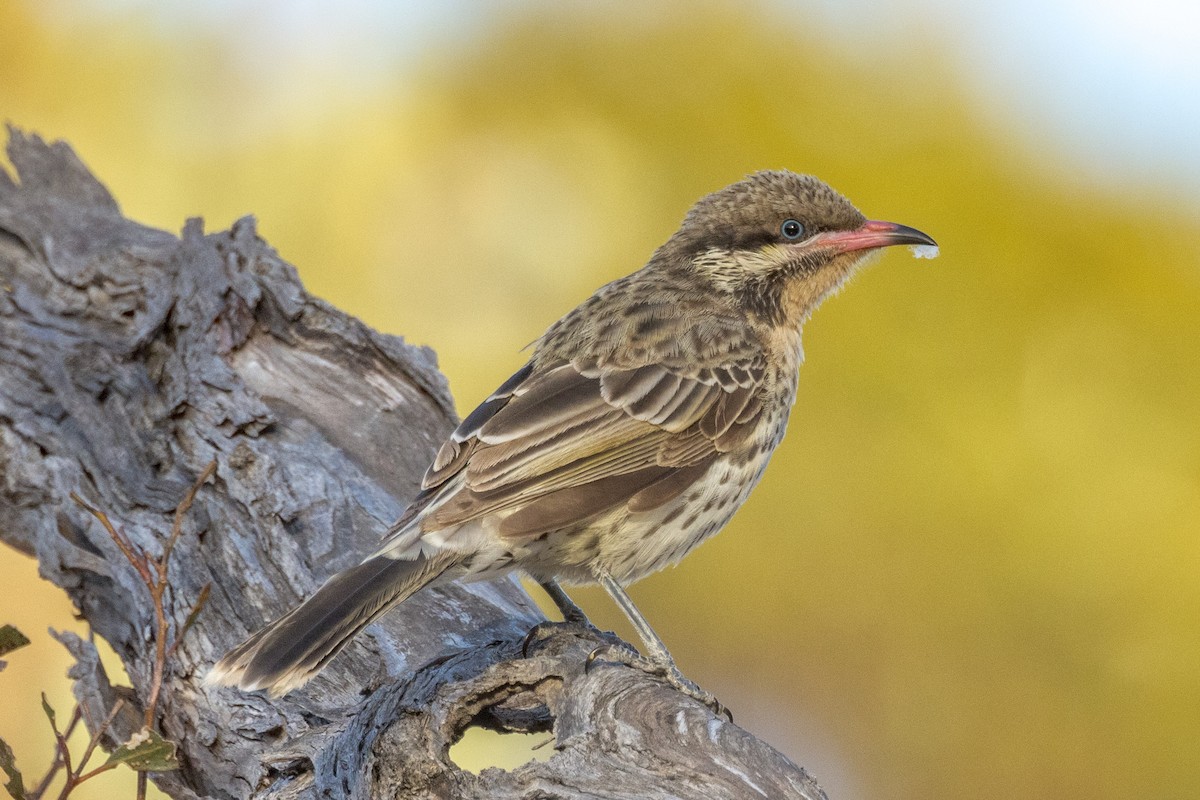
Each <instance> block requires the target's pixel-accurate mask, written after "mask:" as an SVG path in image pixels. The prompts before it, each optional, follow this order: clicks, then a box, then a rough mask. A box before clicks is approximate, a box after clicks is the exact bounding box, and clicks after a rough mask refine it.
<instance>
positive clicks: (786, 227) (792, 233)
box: [779, 219, 804, 240]
mask: <svg viewBox="0 0 1200 800" xmlns="http://www.w3.org/2000/svg"><path fill="white" fill-rule="evenodd" d="M779 232H780V233H781V234H783V238H785V239H792V240H796V239H799V238H800V237H801V236H803V235H804V226H803V225H801V224H800V223H799V222H797V221H796V220H794V219H789V220H784V222H783V224H782V225H780V226H779Z"/></svg>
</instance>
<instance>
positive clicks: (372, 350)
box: [0, 129, 824, 798]
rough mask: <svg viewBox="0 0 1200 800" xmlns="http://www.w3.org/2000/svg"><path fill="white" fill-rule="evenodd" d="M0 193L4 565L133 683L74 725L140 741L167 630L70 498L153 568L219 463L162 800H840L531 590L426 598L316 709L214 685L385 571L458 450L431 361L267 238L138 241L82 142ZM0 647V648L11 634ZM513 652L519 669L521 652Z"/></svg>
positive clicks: (93, 666)
mask: <svg viewBox="0 0 1200 800" xmlns="http://www.w3.org/2000/svg"><path fill="white" fill-rule="evenodd" d="M8 153H9V157H10V159H11V161H12V163H13V165H14V166H15V167H16V173H17V175H16V176H9V175H7V174H6V173H4V172H3V171H0V539H2V540H3V541H5V542H6V543H8V544H9V545H11V546H12V547H15V548H16V549H18V550H20V551H23V552H25V553H29V554H34V555H36V557H37V558H38V561H39V563H40V568H41V573H42V575H43V576H44V577H45V578H46V579H47V580H50V581H53V582H54V583H55V584H56V585H58V586H60V587H62V588H63V589H64V590H65V591H66V592H67V593H68V594H69V595H70V597H71V599H72V600H73V601H74V603H75V604H76V605H77V607H78V608H79V609H80V611H81V613H82V615H83V616H84V617H85V618H86V619H87V621H88V622H89V624H90V625H91V627H92V629H93V630H94V631H95V632H96V633H97V634H99V635H100V636H102V637H104V638H105V639H106V640H108V642H109V643H111V644H112V646H113V648H114V649H115V651H116V652H117V654H118V655H119V656H120V658H121V659H122V661H123V662H124V664H125V667H126V669H127V670H128V672H129V675H130V677H131V679H132V683H133V686H132V688H131V689H126V688H121V687H113V686H111V685H110V683H109V680H108V677H107V676H106V675H105V673H104V670H103V668H102V667H101V666H100V662H99V660H98V658H97V657H96V653H95V648H94V647H93V646H92V644H91V643H89V642H87V641H84V640H82V639H80V638H79V637H75V636H72V635H69V634H68V635H63V636H62V637H61V639H62V641H63V642H64V644H66V646H67V647H68V648H69V649H70V651H71V652H72V654H73V655H74V656H75V658H76V660H77V665H76V667H75V668H74V669H73V670H72V677H73V678H74V679H75V681H76V684H75V692H76V696H77V698H78V699H79V700H80V702H81V703H82V704H83V705H84V707H85V708H87V709H88V710H89V712H90V713H89V717H90V719H92V720H101V719H103V718H104V717H105V715H106V713H107V711H108V709H109V708H111V707H112V704H113V702H114V699H115V698H116V697H117V696H123V697H125V698H126V699H127V701H128V703H129V709H128V713H125V714H122V715H121V716H119V717H118V718H117V720H116V722H115V724H114V731H113V738H116V739H121V740H123V739H124V738H125V737H128V736H129V735H130V734H132V733H133V732H134V731H136V730H137V728H138V727H139V725H140V718H141V712H140V709H141V708H142V707H143V704H144V703H145V702H147V697H148V692H149V687H150V683H151V674H152V668H153V660H154V647H153V642H152V641H151V639H152V634H153V630H154V626H153V619H154V615H153V607H152V605H151V602H150V598H149V595H148V593H147V591H146V589H145V587H144V586H143V585H142V583H141V581H140V580H139V579H138V577H137V574H136V573H135V571H134V570H133V568H132V567H131V566H130V565H129V563H128V562H127V561H126V559H125V558H124V557H123V556H122V555H121V553H120V552H119V550H118V549H117V547H116V546H115V545H114V543H113V541H112V540H111V538H110V537H109V536H108V535H107V534H106V533H105V532H104V530H103V528H102V527H101V526H100V525H99V524H98V523H97V521H96V520H95V519H94V518H92V517H91V516H90V515H88V514H87V513H86V512H85V511H84V510H83V509H81V508H80V507H78V506H77V505H76V504H74V503H73V502H72V501H71V500H69V494H70V493H71V492H76V493H78V494H79V495H80V496H82V497H83V498H84V499H85V500H86V501H87V502H89V503H90V504H92V505H94V506H96V507H98V508H100V509H102V510H104V511H105V512H107V513H108V515H109V516H110V518H111V519H112V521H113V523H114V524H116V525H117V526H118V527H119V528H120V529H121V530H122V531H123V532H124V533H125V534H126V535H127V536H128V538H129V539H130V540H131V541H132V542H133V544H134V545H135V546H136V547H137V548H140V549H141V550H144V551H145V552H147V553H149V554H151V555H152V556H153V555H156V554H158V553H159V552H160V551H161V547H162V543H163V541H164V538H165V536H166V535H167V533H168V531H169V530H170V528H171V523H172V519H173V513H174V510H175V507H176V505H177V504H178V503H179V502H180V500H181V499H182V498H183V496H184V494H185V493H186V492H187V490H188V489H189V488H190V487H191V486H192V484H193V483H194V482H195V480H196V478H197V476H198V475H199V474H200V473H201V472H202V471H203V470H204V468H205V466H206V465H207V464H209V463H210V462H212V461H215V462H216V463H217V471H216V474H215V476H214V477H213V479H211V480H210V481H208V483H207V484H206V485H205V486H204V487H203V488H201V489H200V491H199V494H198V495H197V498H196V502H195V504H194V506H193V507H192V509H191V510H190V512H189V513H188V514H187V516H186V518H185V521H184V527H183V536H182V537H181V539H180V541H179V544H178V545H177V547H176V549H175V551H174V554H173V556H172V558H171V570H170V576H171V590H170V591H169V592H168V594H167V612H168V616H169V618H170V619H171V620H172V622H173V624H174V625H176V626H178V625H179V624H181V623H182V622H183V620H184V618H185V617H186V616H187V614H188V611H189V609H190V608H191V606H192V604H193V602H194V601H195V599H196V597H197V595H198V594H199V592H200V591H201V588H202V587H203V586H204V585H205V584H207V583H211V584H212V593H211V596H210V598H209V601H208V603H207V605H206V607H205V608H204V610H203V612H202V613H201V614H200V616H199V618H198V621H197V623H196V625H195V626H194V627H193V628H192V629H191V630H190V631H189V632H188V634H187V636H186V637H185V639H184V641H183V644H182V645H181V646H180V648H179V651H178V653H177V654H176V655H175V657H174V658H173V659H172V660H171V661H170V663H169V664H168V665H167V673H166V677H165V681H164V685H163V691H162V698H161V701H160V703H159V709H158V711H159V713H158V718H157V725H158V728H159V730H160V732H161V733H162V734H163V735H164V736H166V737H167V738H169V739H171V740H173V741H175V742H176V743H178V745H179V747H180V758H181V762H182V767H181V769H179V770H178V771H175V772H169V773H162V774H159V775H156V776H155V780H156V782H157V783H158V785H159V786H160V787H162V789H163V790H164V791H166V792H167V793H168V794H169V795H171V796H172V797H178V798H188V797H217V798H227V797H272V798H312V797H354V798H366V797H403V798H410V797H413V798H415V797H442V798H451V797H462V798H476V797H478V798H482V797H490V798H505V797H513V798H516V797H524V798H535V797H536V798H549V797H563V798H582V797H620V798H635V797H636V798H668V797H696V798H700V797H703V798H734V797H771V798H778V797H802V798H819V797H824V794H823V793H822V792H821V790H820V788H819V787H818V786H817V785H816V783H815V782H813V781H812V779H811V778H810V777H809V776H808V775H807V774H806V773H805V772H804V770H803V769H801V768H800V767H798V766H796V765H795V764H793V763H792V762H791V761H789V760H788V759H787V758H785V757H784V756H782V755H780V754H779V753H778V752H776V751H775V750H773V749H772V748H770V747H769V746H767V745H765V744H764V743H762V742H760V741H758V740H756V739H755V738H754V737H752V736H750V735H749V734H747V733H746V732H745V731H743V730H741V729H740V728H738V727H736V726H735V725H733V724H731V723H728V722H725V721H724V720H721V719H718V718H715V717H714V716H713V715H712V714H711V713H710V712H709V710H708V709H707V708H705V707H704V706H702V705H700V704H698V703H696V702H694V701H693V700H690V699H688V698H686V697H684V696H682V695H680V694H678V693H676V692H674V691H673V690H671V689H670V688H669V687H668V686H667V685H666V684H665V683H663V682H662V681H660V680H659V679H658V678H656V677H653V676H650V675H647V674H644V673H643V672H641V671H638V670H636V669H632V668H629V667H626V666H623V665H620V664H617V663H615V662H612V661H606V660H605V659H604V658H603V657H601V658H600V659H599V660H598V661H597V662H596V663H594V664H593V665H592V668H591V669H588V670H585V669H584V665H585V661H586V659H587V656H588V654H589V653H590V652H591V651H593V650H594V649H595V648H596V647H598V646H599V645H602V644H606V643H611V641H612V640H611V639H609V638H606V636H605V635H602V634H598V633H597V632H595V631H593V630H590V629H586V628H581V627H568V626H562V625H559V626H545V627H544V628H542V629H540V630H539V632H538V635H536V636H533V637H531V638H530V639H529V640H528V641H527V642H524V644H525V645H527V647H524V648H523V640H525V637H526V633H527V632H528V631H529V630H530V628H531V626H533V625H535V624H537V623H538V622H539V621H541V619H542V617H541V615H540V613H539V612H538V611H537V609H536V607H535V606H534V605H533V604H532V603H531V601H530V599H529V598H528V597H527V596H526V595H525V594H524V593H523V592H522V590H521V588H520V586H519V584H517V583H516V582H515V581H511V580H510V581H498V582H493V583H483V584H473V585H470V586H461V587H452V588H449V589H446V590H429V591H424V592H421V593H419V594H418V595H417V596H415V597H414V598H412V599H411V600H410V601H408V602H406V603H405V604H403V605H402V606H401V607H400V608H398V609H396V610H395V611H393V612H392V613H390V614H388V615H387V617H386V618H385V619H384V620H383V621H382V622H380V623H377V624H375V625H373V626H371V627H370V628H369V629H368V631H367V632H366V633H365V634H364V635H361V636H359V637H358V639H357V640H356V641H355V642H354V643H353V644H352V645H351V646H350V647H348V648H347V650H346V652H344V653H343V654H342V655H341V656H339V657H338V658H337V659H335V660H334V661H333V662H332V663H331V664H330V665H329V667H328V668H327V669H326V670H325V672H324V673H323V674H322V675H321V676H320V677H318V678H317V679H316V680H315V681H314V682H313V683H312V684H310V685H309V686H308V687H306V688H305V689H303V690H301V691H297V692H293V693H292V694H290V695H288V696H286V697H284V698H282V699H274V700H273V699H270V698H267V697H264V696H261V695H247V694H245V693H242V692H238V691H235V690H232V689H227V688H222V689H214V688H207V687H204V686H203V685H201V683H200V678H201V677H202V676H203V674H204V671H205V670H206V669H207V668H208V666H210V665H211V664H212V663H213V661H214V660H215V659H216V657H217V656H219V655H220V654H221V653H222V652H224V651H225V650H226V649H228V648H229V647H230V646H232V645H234V644H236V643H237V642H238V641H239V640H240V639H241V638H242V637H243V636H245V635H246V634H248V633H250V632H252V631H253V630H255V629H256V628H258V627H259V626H260V625H262V624H263V623H264V622H266V621H268V620H269V619H272V618H274V617H275V616H277V615H279V614H280V613H282V612H283V611H285V610H286V609H287V608H289V607H290V606H292V605H293V604H294V603H296V602H297V601H298V600H299V599H300V598H302V597H303V596H305V595H306V594H307V593H308V592H310V591H311V590H312V589H313V588H315V587H316V586H317V585H318V584H319V583H320V581H321V580H323V579H324V578H325V577H327V576H328V575H329V574H331V573H332V572H333V571H334V570H336V569H338V568H341V567H345V566H348V565H350V564H351V563H353V562H354V561H356V560H357V558H358V556H359V555H360V554H363V553H366V552H368V551H370V550H372V549H373V548H374V544H375V542H377V541H378V537H379V536H380V534H381V532H382V531H383V530H384V529H385V528H386V527H387V526H388V524H389V523H390V522H391V521H392V520H394V519H395V518H396V517H397V516H399V514H400V512H401V511H402V509H403V506H404V501H405V499H406V498H408V497H410V496H411V495H412V494H414V493H415V490H416V486H417V482H418V480H419V478H420V475H421V473H422V471H423V470H424V468H425V466H426V464H427V463H428V460H429V459H430V458H431V457H432V455H433V452H434V449H435V446H436V444H437V443H438V441H439V439H440V438H441V437H442V436H444V435H445V434H446V433H447V432H448V431H449V430H450V429H451V428H452V426H453V424H454V421H455V420H454V412H453V407H452V404H451V400H450V395H449V393H448V391H447V388H446V382H445V380H444V379H443V377H442V376H441V375H440V373H439V372H438V371H437V368H436V364H435V360H434V356H433V354H432V353H431V352H430V351H429V350H427V349H422V348H418V347H413V346H410V345H408V344H405V343H404V342H403V341H402V340H401V339H399V338H396V337H393V336H385V335H381V334H379V333H376V332H374V331H372V330H370V329H369V328H367V327H366V326H364V325H363V324H361V323H359V322H358V321H356V320H354V319H352V318H350V317H348V316H346V315H345V314H342V313H340V312H338V311H337V310H336V309H333V308H331V307H330V306H329V305H327V304H326V303H324V302H322V301H320V300H318V299H316V298H313V297H311V296H309V295H308V294H307V293H306V292H305V291H304V289H303V287H302V286H301V285H300V282H299V280H298V278H297V276H296V272H295V270H294V269H293V268H292V267H291V266H289V265H288V264H286V263H285V262H283V261H282V260H281V259H280V258H279V256H278V255H277V254H276V253H275V252H274V251H273V250H272V249H271V248H270V247H269V246H268V245H267V244H266V242H264V241H263V240H262V239H261V238H259V237H258V235H257V234H256V232H255V228H254V223H253V221H252V220H249V219H245V220H241V221H239V222H238V223H236V224H235V225H234V226H233V227H232V229H231V230H229V231H223V232H220V233H213V234H205V233H204V232H203V230H202V227H201V223H200V222H199V221H198V220H190V221H188V223H187V224H186V225H185V226H184V229H183V232H182V235H181V236H179V237H176V236H173V235H171V234H169V233H166V232H163V231H159V230H153V229H151V228H147V227H145V226H142V225H139V224H137V223H135V222H131V221H129V220H127V219H125V218H124V217H123V216H122V215H121V212H120V209H119V208H118V206H117V203H116V202H115V201H114V199H113V198H112V196H111V195H110V194H109V192H108V191H107V190H106V189H105V188H104V186H102V185H101V184H100V183H99V182H98V181H97V180H96V179H95V178H94V177H93V176H92V175H91V174H90V173H89V172H88V170H87V168H86V167H85V166H84V165H83V164H82V163H81V162H80V161H79V159H78V158H77V157H76V156H75V154H74V153H73V152H72V151H71V149H70V148H69V147H68V146H67V145H66V144H63V143H55V144H51V145H47V144H45V143H44V142H43V141H42V140H40V139H39V138H37V137H30V136H26V135H24V134H22V133H21V132H19V131H16V130H12V129H10V142H9V146H8ZM2 621H3V620H0V622H2ZM523 650H524V652H523ZM471 725H483V726H486V727H491V728H494V729H497V730H501V731H522V732H539V731H540V732H544V733H545V734H546V736H547V737H548V738H549V737H550V736H552V737H553V740H554V753H553V756H552V757H551V758H550V759H549V760H548V761H546V762H544V763H538V762H533V763H530V764H528V765H526V766H524V767H521V768H519V769H516V770H513V771H510V772H504V771H500V770H487V771H485V772H484V773H483V774H482V775H478V776H477V775H473V774H471V773H469V772H465V771H463V770H460V769H459V768H458V767H456V766H455V765H454V764H453V762H452V761H451V760H450V758H449V756H448V753H449V747H450V745H451V744H452V743H453V742H454V741H456V740H457V738H458V737H459V736H461V734H462V732H463V731H464V730H465V729H467V728H468V727H469V726H471Z"/></svg>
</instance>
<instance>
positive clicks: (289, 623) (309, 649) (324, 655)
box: [204, 554, 454, 696]
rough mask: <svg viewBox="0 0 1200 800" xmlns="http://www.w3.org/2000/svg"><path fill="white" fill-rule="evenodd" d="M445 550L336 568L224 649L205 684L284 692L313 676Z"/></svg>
mask: <svg viewBox="0 0 1200 800" xmlns="http://www.w3.org/2000/svg"><path fill="white" fill-rule="evenodd" d="M453 562H454V557H453V556H452V555H451V554H437V555H434V556H432V557H429V558H426V557H425V556H421V557H418V558H417V559H415V560H412V561H405V560H400V559H394V558H388V557H387V556H373V557H371V558H368V559H367V560H366V561H364V562H362V563H361V564H359V565H357V566H354V567H350V568H349V569H346V570H343V571H342V572H339V573H337V574H336V575H334V576H333V577H332V578H330V579H329V580H327V581H326V582H325V583H324V584H323V585H322V586H321V588H319V589H317V591H316V593H315V594H313V596H312V597H310V598H308V599H307V600H305V601H304V602H303V603H301V604H300V605H299V606H297V607H296V608H294V609H292V610H291V611H289V612H288V613H287V614H285V615H284V616H282V617H280V618H279V619H277V620H275V621H274V622H272V623H271V624H270V625H268V626H266V627H265V628H263V629H262V630H260V631H259V632H258V633H256V634H254V635H253V636H251V637H250V638H249V639H247V640H246V641H244V642H242V643H241V644H240V645H238V646H237V647H235V648H234V649H233V650H231V651H229V652H228V653H227V654H226V655H225V657H224V658H222V659H221V660H220V661H218V662H217V663H216V664H215V665H214V666H213V668H212V669H211V670H210V671H209V673H208V675H207V676H205V679H204V680H205V683H209V684H225V685H229V686H239V687H241V688H242V689H247V690H254V689H266V690H267V691H269V692H270V693H271V694H272V695H275V696H279V695H282V694H286V693H287V692H289V691H291V690H292V689H296V688H298V687H300V686H303V685H304V684H305V683H307V682H308V681H309V680H311V679H312V678H313V676H315V675H316V674H317V673H318V672H320V671H321V669H322V667H324V666H325V664H327V663H328V662H329V660H330V659H331V658H333V657H334V656H335V655H337V654H338V653H339V652H340V651H341V649H342V648H343V647H344V646H345V645H346V643H347V642H349V641H350V640H351V639H352V638H354V636H355V634H357V633H358V632H359V631H361V630H362V629H363V628H365V627H366V626H367V625H369V624H370V623H371V622H373V621H374V620H375V619H377V618H378V617H379V616H381V615H382V614H383V613H384V612H386V611H387V610H388V609H390V608H392V607H393V606H395V605H396V604H398V603H400V602H402V601H404V600H405V599H407V598H408V597H409V596H410V595H412V594H413V593H414V592H416V591H417V590H418V589H420V588H421V587H423V586H426V585H428V584H429V583H431V582H432V581H433V580H435V579H436V578H437V577H438V576H440V575H441V574H442V573H443V572H445V571H446V570H447V568H449V567H450V566H451V565H452V564H453Z"/></svg>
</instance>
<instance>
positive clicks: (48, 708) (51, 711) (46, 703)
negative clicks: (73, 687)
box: [42, 692, 58, 734]
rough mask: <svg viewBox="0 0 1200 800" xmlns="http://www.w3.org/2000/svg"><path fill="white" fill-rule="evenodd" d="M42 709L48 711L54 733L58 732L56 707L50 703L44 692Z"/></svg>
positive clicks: (47, 717)
mask: <svg viewBox="0 0 1200 800" xmlns="http://www.w3.org/2000/svg"><path fill="white" fill-rule="evenodd" d="M42 711H45V712H46V719H48V720H50V727H51V728H52V729H53V730H54V733H55V734H57V733H58V721H57V718H56V717H55V715H54V708H53V706H51V705H50V701H49V700H47V699H46V693H45V692H42Z"/></svg>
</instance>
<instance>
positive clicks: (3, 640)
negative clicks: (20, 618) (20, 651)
mask: <svg viewBox="0 0 1200 800" xmlns="http://www.w3.org/2000/svg"><path fill="white" fill-rule="evenodd" d="M27 644H29V638H28V637H27V636H26V635H25V634H23V633H21V632H20V631H19V630H17V629H16V628H14V627H13V626H12V625H0V656H6V655H8V654H9V653H11V652H12V651H13V650H16V649H17V648H20V647H24V646H25V645H27Z"/></svg>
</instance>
